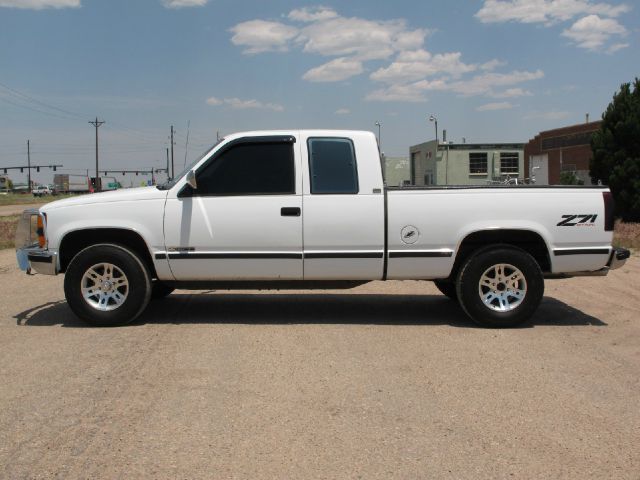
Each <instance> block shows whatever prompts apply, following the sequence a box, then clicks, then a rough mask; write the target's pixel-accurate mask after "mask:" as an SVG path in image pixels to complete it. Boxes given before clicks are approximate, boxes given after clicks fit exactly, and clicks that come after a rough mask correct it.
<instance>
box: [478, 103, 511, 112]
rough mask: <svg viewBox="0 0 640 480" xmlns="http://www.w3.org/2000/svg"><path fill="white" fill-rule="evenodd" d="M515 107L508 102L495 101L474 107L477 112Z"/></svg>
mask: <svg viewBox="0 0 640 480" xmlns="http://www.w3.org/2000/svg"><path fill="white" fill-rule="evenodd" d="M513 107H515V105H513V104H512V103H509V102H495V103H487V104H485V105H480V106H479V107H477V108H476V111H478V112H492V111H495V110H509V109H511V108H513Z"/></svg>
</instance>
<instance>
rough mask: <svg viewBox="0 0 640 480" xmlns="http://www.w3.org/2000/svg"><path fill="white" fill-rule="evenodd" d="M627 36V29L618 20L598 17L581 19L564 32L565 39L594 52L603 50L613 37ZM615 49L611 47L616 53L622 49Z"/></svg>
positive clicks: (591, 16) (590, 16)
mask: <svg viewBox="0 0 640 480" xmlns="http://www.w3.org/2000/svg"><path fill="white" fill-rule="evenodd" d="M626 34H627V29H626V28H624V27H623V26H622V25H620V24H619V23H618V21H617V20H614V19H613V18H600V17H599V16H598V15H589V16H586V17H584V18H581V19H580V20H578V21H576V22H575V23H574V24H573V25H571V27H570V28H568V29H566V30H565V31H564V32H562V35H563V36H564V37H567V38H570V39H571V40H573V41H574V42H575V43H576V45H578V46H579V47H581V48H586V49H587V50H592V51H599V50H602V48H603V47H604V45H605V44H606V43H607V42H608V41H609V39H610V38H611V37H612V36H614V35H622V36H624V35H626ZM618 45H623V44H618ZM615 47H616V46H614V47H611V48H614V50H613V51H614V52H615V51H616V50H619V49H620V48H615ZM610 50H611V49H610ZM612 53H613V52H612Z"/></svg>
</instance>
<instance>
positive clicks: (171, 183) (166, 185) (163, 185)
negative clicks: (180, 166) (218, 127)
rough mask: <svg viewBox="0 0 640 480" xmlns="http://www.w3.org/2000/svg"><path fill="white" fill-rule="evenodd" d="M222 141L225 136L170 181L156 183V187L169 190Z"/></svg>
mask: <svg viewBox="0 0 640 480" xmlns="http://www.w3.org/2000/svg"><path fill="white" fill-rule="evenodd" d="M222 141H224V138H221V139H219V140H218V141H217V142H216V143H214V144H213V145H211V146H210V147H209V148H207V149H206V150H205V151H204V152H203V153H202V154H201V155H198V156H197V157H196V159H195V160H194V161H193V162H191V163H190V164H189V166H188V167H186V168H185V169H184V170H182V171H181V172H180V173H179V174H177V175H176V176H175V177H174V178H171V179H169V180H168V181H166V182H164V183H161V184H159V185H156V188H157V189H158V190H169V189H170V188H172V187H173V186H174V185H175V184H176V183H177V182H178V180H180V179H181V178H182V177H183V176H185V175H186V174H187V172H188V171H189V170H191V169H192V168H193V167H194V166H195V165H196V164H197V163H198V162H199V161H200V160H202V159H203V158H204V157H206V156H207V155H208V154H209V153H210V152H211V150H213V149H214V148H216V146H218V145H219V144H220V142H222Z"/></svg>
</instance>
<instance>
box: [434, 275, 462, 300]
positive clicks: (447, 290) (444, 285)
mask: <svg viewBox="0 0 640 480" xmlns="http://www.w3.org/2000/svg"><path fill="white" fill-rule="evenodd" d="M433 283H434V284H435V285H436V288H437V289H438V290H440V293H442V294H443V295H445V296H447V297H449V298H450V299H451V300H453V301H454V302H457V301H458V292H457V291H456V284H455V283H454V282H449V281H447V280H434V281H433Z"/></svg>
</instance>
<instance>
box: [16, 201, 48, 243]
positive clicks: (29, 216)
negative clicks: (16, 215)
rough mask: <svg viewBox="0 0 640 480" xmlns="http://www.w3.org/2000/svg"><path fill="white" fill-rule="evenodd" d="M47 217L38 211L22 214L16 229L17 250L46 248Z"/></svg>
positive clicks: (32, 210)
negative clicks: (37, 247)
mask: <svg viewBox="0 0 640 480" xmlns="http://www.w3.org/2000/svg"><path fill="white" fill-rule="evenodd" d="M45 226H46V217H45V215H44V214H43V213H40V212H38V210H36V209H29V210H25V211H24V212H22V216H21V217H20V220H19V221H18V227H17V228H16V237H15V245H16V250H18V249H20V248H24V247H36V246H39V247H40V248H45V247H46V246H47V238H46V234H45Z"/></svg>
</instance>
